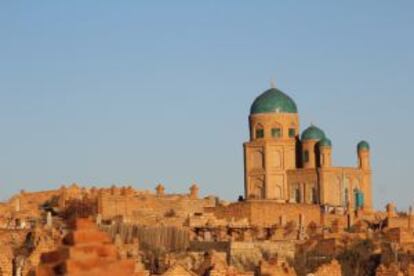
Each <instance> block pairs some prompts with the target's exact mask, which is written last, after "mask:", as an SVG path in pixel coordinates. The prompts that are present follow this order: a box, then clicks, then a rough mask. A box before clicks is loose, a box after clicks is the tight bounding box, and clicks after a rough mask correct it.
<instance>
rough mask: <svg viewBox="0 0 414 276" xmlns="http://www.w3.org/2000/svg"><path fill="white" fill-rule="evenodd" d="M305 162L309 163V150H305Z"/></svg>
mask: <svg viewBox="0 0 414 276" xmlns="http://www.w3.org/2000/svg"><path fill="white" fill-rule="evenodd" d="M303 162H304V163H307V162H309V151H307V150H305V151H304V152H303Z"/></svg>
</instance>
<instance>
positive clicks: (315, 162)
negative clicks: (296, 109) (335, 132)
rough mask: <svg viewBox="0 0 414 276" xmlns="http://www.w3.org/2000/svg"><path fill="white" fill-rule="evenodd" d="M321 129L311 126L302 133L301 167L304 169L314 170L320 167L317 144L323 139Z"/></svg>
mask: <svg viewBox="0 0 414 276" xmlns="http://www.w3.org/2000/svg"><path fill="white" fill-rule="evenodd" d="M325 138H326V136H325V132H323V130H322V129H320V128H318V127H316V126H314V125H311V126H310V127H308V128H307V129H305V131H303V133H302V138H301V140H302V165H303V168H305V169H315V168H317V167H319V166H320V156H319V148H318V147H317V143H318V142H319V141H321V140H323V139H325Z"/></svg>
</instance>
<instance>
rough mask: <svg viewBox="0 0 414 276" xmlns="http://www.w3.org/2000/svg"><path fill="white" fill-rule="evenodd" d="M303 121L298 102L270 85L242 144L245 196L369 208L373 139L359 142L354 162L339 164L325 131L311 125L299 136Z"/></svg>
mask: <svg viewBox="0 0 414 276" xmlns="http://www.w3.org/2000/svg"><path fill="white" fill-rule="evenodd" d="M299 124H300V120H299V113H298V108H297V105H296V103H295V102H294V100H293V99H292V98H291V97H290V96H288V95H287V94H285V93H284V92H282V91H281V90H279V89H277V88H270V89H268V90H266V91H264V92H263V93H262V94H260V95H259V96H258V97H257V98H256V99H255V100H254V102H253V104H252V105H251V108H250V116H249V129H250V140H249V141H248V142H246V143H244V156H245V161H244V165H245V198H246V199H247V200H273V201H277V202H281V203H297V204H319V205H321V206H324V207H326V208H328V209H329V207H332V208H336V207H339V208H351V209H353V210H358V209H364V210H370V209H371V208H372V193H371V166H370V146H369V144H368V143H367V142H366V141H362V142H360V143H359V144H358V145H357V152H358V165H357V166H356V167H354V168H349V167H335V166H333V165H332V150H333V149H332V141H331V140H330V139H329V138H328V137H327V136H326V134H325V132H324V131H323V130H322V129H321V128H319V127H317V126H315V125H313V124H312V125H311V126H309V127H307V128H306V129H305V130H304V131H303V132H302V134H301V135H299V134H300V125H299ZM331 138H332V137H331Z"/></svg>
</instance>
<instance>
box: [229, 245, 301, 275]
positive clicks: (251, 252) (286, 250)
mask: <svg viewBox="0 0 414 276" xmlns="http://www.w3.org/2000/svg"><path fill="white" fill-rule="evenodd" d="M295 250H296V243H295V242H292V241H275V242H273V241H265V242H231V244H230V252H229V255H230V256H229V257H230V258H229V259H230V265H234V266H235V267H238V268H244V269H245V270H254V269H255V268H256V267H257V266H258V265H259V263H260V261H261V260H263V259H268V258H271V257H274V256H278V257H279V258H283V259H286V260H293V259H294V256H295Z"/></svg>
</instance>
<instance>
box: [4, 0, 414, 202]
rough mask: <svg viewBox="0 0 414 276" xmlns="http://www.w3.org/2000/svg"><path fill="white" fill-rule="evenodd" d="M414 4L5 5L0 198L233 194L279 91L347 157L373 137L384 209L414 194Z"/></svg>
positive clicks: (347, 162)
mask: <svg viewBox="0 0 414 276" xmlns="http://www.w3.org/2000/svg"><path fill="white" fill-rule="evenodd" d="M413 3H414V2H413V1H385V0H382V1H379V0H375V1H102V0H99V1H98V0H96V1H83V0H82V1H81V0H79V1H73V0H72V1H2V2H1V3H0V130H1V132H0V133H1V136H0V187H1V190H0V198H1V199H6V198H8V197H9V196H10V195H11V194H13V193H15V192H17V191H19V190H20V189H25V190H28V191H35V190H42V189H51V188H56V187H59V186H60V185H62V184H66V185H68V184H70V183H72V182H78V183H80V184H82V185H87V186H92V185H95V186H102V185H112V184H118V185H132V186H134V187H136V188H148V189H153V188H154V187H155V186H156V184H157V183H158V182H162V183H163V184H164V185H165V186H166V188H167V191H169V192H186V191H187V189H188V187H189V186H190V184H191V183H192V181H196V182H197V183H198V184H199V185H200V187H201V192H202V193H203V194H205V195H207V194H219V195H221V197H223V198H226V199H236V198H237V196H238V195H239V194H242V193H243V160H242V158H243V155H242V143H243V142H244V141H246V140H247V139H248V125H247V122H248V121H247V117H248V113H249V107H250V104H251V102H252V101H253V100H254V98H255V97H256V96H257V95H258V94H259V93H261V92H262V91H263V90H265V89H267V88H268V87H269V81H270V79H271V78H272V77H274V78H275V79H276V83H277V86H278V87H279V88H280V89H281V90H283V91H285V92H286V93H287V94H289V95H290V96H292V97H293V98H294V99H295V101H296V103H297V105H298V107H299V112H300V116H301V124H302V129H304V128H305V127H306V126H308V125H309V124H310V122H314V124H316V125H317V126H319V127H321V128H323V129H324V130H325V132H326V133H327V134H328V136H329V137H330V138H331V139H332V141H333V144H334V163H335V165H341V166H354V165H355V164H356V149H355V148H356V144H357V143H358V141H360V140H361V139H366V140H368V141H369V142H370V143H371V147H372V156H373V168H374V185H373V189H374V195H375V205H376V206H377V207H378V208H381V209H382V208H383V206H384V204H385V203H386V202H387V201H395V202H397V203H398V206H400V208H406V207H407V206H408V205H409V204H413V203H414V181H413V178H412V172H413V170H414V168H413V157H414V148H413V146H412V137H414V128H413V122H412V120H413V118H414V109H413V102H414V95H413V94H414V93H413V80H414V73H413V72H414V65H413V64H414V32H413V30H414V16H413V12H414V4H413Z"/></svg>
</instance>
